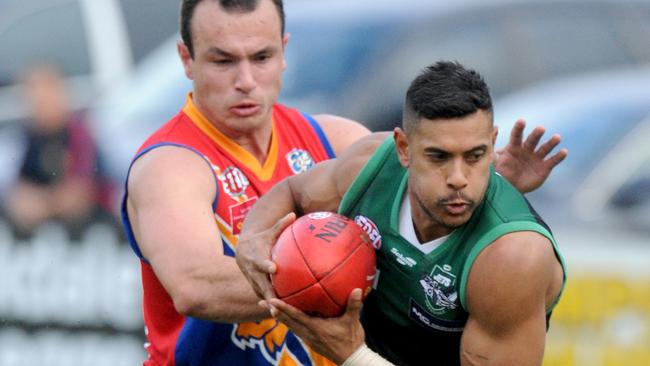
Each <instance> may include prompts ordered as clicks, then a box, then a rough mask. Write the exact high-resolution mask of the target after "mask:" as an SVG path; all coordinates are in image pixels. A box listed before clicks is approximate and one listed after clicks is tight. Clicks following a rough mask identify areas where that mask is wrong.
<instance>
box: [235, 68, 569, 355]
mask: <svg viewBox="0 0 650 366" xmlns="http://www.w3.org/2000/svg"><path fill="white" fill-rule="evenodd" d="M521 132H522V131H521V130H519V131H515V133H514V134H513V136H512V137H511V141H510V144H509V146H508V147H507V148H506V151H507V150H508V149H511V150H510V151H511V152H512V151H514V150H512V149H523V150H526V151H528V152H529V153H530V154H536V155H537V157H538V158H539V159H537V160H536V161H537V164H539V166H537V167H535V169H534V171H536V172H538V173H539V172H541V173H540V174H538V175H536V176H535V175H532V176H531V175H530V174H522V172H526V169H529V168H530V167H526V168H523V167H521V166H518V164H521V161H520V160H517V159H514V158H512V156H505V158H503V154H501V156H502V158H500V159H498V161H496V162H495V154H494V153H493V152H494V150H493V149H494V142H495V140H496V135H497V130H496V128H495V127H494V124H493V115H492V101H491V97H490V94H489V91H488V88H487V85H486V84H485V82H484V81H483V79H482V78H481V76H480V75H479V74H478V73H476V72H475V71H472V70H468V69H466V68H465V67H463V66H462V65H460V64H458V63H453V62H438V63H436V64H434V65H432V66H430V67H428V68H427V69H426V70H425V71H424V72H423V73H422V74H421V75H419V76H418V77H417V78H416V79H415V80H414V81H413V82H412V84H411V86H410V88H409V90H408V92H407V95H406V102H405V106H404V114H403V128H402V129H400V128H396V129H395V131H394V133H393V134H392V136H391V135H390V134H386V133H384V134H373V135H371V136H368V137H366V138H364V139H362V140H361V141H359V142H358V143H357V144H355V145H353V147H352V148H350V149H349V150H347V151H346V152H345V153H344V154H343V155H341V156H340V157H339V158H338V159H336V160H330V161H328V162H325V163H322V164H319V165H317V166H316V167H315V168H314V169H312V170H311V171H309V172H307V173H305V174H301V175H297V176H294V177H290V178H288V179H287V180H285V181H283V182H281V183H280V184H278V185H276V186H275V187H274V188H273V190H272V191H271V192H269V193H268V194H267V195H266V196H264V197H263V198H262V199H260V201H258V203H257V204H256V206H255V207H254V208H253V210H252V211H251V212H250V213H249V214H248V216H247V219H246V223H245V225H244V231H243V232H242V234H241V237H240V242H239V245H238V254H237V260H238V263H239V264H240V267H241V268H242V270H243V272H244V273H245V275H246V276H247V277H248V279H249V280H250V281H251V283H252V284H253V287H254V288H255V290H256V292H257V293H258V295H260V296H263V297H264V298H265V300H263V301H262V302H261V305H263V306H268V307H270V309H271V311H272V313H274V314H275V315H276V316H277V317H278V318H279V319H280V320H281V321H283V322H284V323H285V324H287V325H288V326H289V327H290V328H292V329H293V330H294V331H295V332H296V333H297V334H299V335H300V336H301V337H302V339H303V340H305V341H307V342H308V343H310V344H311V345H312V346H313V347H314V348H315V349H316V350H317V351H318V352H321V353H322V354H323V355H325V356H327V357H328V358H330V359H331V360H333V361H334V362H337V363H339V364H340V363H344V365H379V364H390V363H394V364H397V365H459V364H461V365H539V364H541V362H542V358H543V353H544V344H545V335H546V330H547V327H548V321H549V318H550V314H551V311H552V310H553V308H554V306H555V305H556V304H557V301H558V299H559V297H560V294H561V292H562V289H563V288H564V283H565V281H566V275H565V269H564V263H563V260H562V257H561V255H560V253H559V250H558V248H557V246H556V243H555V240H554V238H553V235H552V233H551V231H550V229H549V228H548V226H547V225H546V224H545V223H544V222H543V221H542V220H541V218H540V217H539V216H538V215H537V214H536V212H535V211H534V210H533V209H532V207H531V206H530V205H529V204H528V201H527V200H526V199H525V198H524V196H523V195H522V194H521V193H520V191H521V192H527V191H530V190H532V189H535V188H536V187H538V186H539V185H541V183H542V182H543V180H544V179H545V177H546V176H548V174H549V172H550V171H551V170H552V168H553V167H554V166H556V165H557V164H558V163H559V162H560V161H561V160H562V159H563V158H564V157H566V154H567V152H566V151H565V150H561V151H560V152H558V153H557V154H554V155H552V156H550V157H548V158H547V156H548V155H549V154H550V152H551V150H553V148H554V147H555V146H556V145H557V143H558V142H559V138H554V139H551V140H549V141H548V142H546V143H544V144H542V145H541V146H540V147H539V148H537V144H538V142H539V138H540V137H541V135H539V136H534V137H533V138H532V139H531V138H529V139H527V140H526V141H525V142H523V143H522V141H521ZM519 152H521V151H519ZM514 155H517V154H514ZM504 177H505V178H504ZM506 179H507V180H506ZM508 180H510V182H512V184H514V186H513V185H512V184H511V183H509V182H508ZM314 211H338V212H340V213H342V214H344V215H346V216H348V217H351V218H354V219H355V220H356V221H357V222H358V223H359V224H360V225H362V227H364V228H365V229H366V230H368V231H369V232H370V234H379V235H380V236H381V240H379V241H377V242H376V246H375V248H376V249H377V269H378V280H377V282H376V285H375V289H374V290H373V291H372V292H371V294H370V296H369V297H368V299H367V300H366V303H365V304H364V306H363V312H361V311H360V309H361V300H360V299H361V294H360V290H355V291H353V292H352V294H351V296H350V299H349V303H348V308H347V311H346V313H345V314H344V315H343V316H341V317H340V318H332V319H320V318H314V317H309V316H307V315H306V314H304V313H302V312H300V311H299V310H297V309H295V308H293V307H291V306H289V305H287V304H285V303H284V302H282V301H280V300H278V299H275V298H273V293H272V290H271V287H270V284H269V281H268V274H269V273H273V271H274V270H275V266H274V264H273V263H272V262H271V261H270V260H269V252H270V248H271V245H272V244H273V243H274V242H275V240H276V239H277V235H279V233H280V232H281V230H282V229H283V228H284V227H286V226H287V225H288V224H289V223H291V222H292V221H293V220H294V218H295V214H294V212H295V213H297V214H304V213H308V212H314ZM359 318H360V320H359ZM373 351H374V352H373ZM375 352H376V353H375Z"/></svg>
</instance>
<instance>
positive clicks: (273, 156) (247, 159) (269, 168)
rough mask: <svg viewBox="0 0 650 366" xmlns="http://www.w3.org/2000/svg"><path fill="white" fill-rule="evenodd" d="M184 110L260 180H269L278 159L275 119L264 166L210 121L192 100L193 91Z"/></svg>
mask: <svg viewBox="0 0 650 366" xmlns="http://www.w3.org/2000/svg"><path fill="white" fill-rule="evenodd" d="M183 112H185V114H186V115H187V116H188V117H190V119H191V120H192V122H194V124H195V125H196V126H197V127H198V128H200V129H201V131H203V132H204V133H205V134H206V135H208V136H209V137H210V138H211V139H212V140H214V141H215V143H217V144H218V145H219V146H221V147H223V148H224V149H225V150H226V151H227V152H228V153H229V154H230V155H232V156H233V157H236V158H237V159H238V160H239V161H241V162H242V163H243V164H244V165H245V166H246V167H247V168H248V169H250V170H251V171H252V172H253V174H255V175H256V176H257V177H258V178H259V179H260V180H263V181H268V180H269V179H271V177H272V176H273V171H274V170H275V164H276V162H277V160H278V149H279V147H278V139H277V134H276V133H275V121H273V131H272V132H271V146H270V148H269V156H268V157H267V158H266V161H265V162H264V166H262V165H260V163H259V161H257V159H256V158H255V157H254V156H253V155H252V154H251V153H249V152H248V151H247V150H246V149H244V148H243V147H241V146H239V145H238V144H237V143H236V142H234V141H233V140H231V139H230V138H229V137H228V136H226V135H224V134H223V133H221V131H219V130H218V129H217V128H216V127H215V126H214V125H213V124H212V123H210V121H209V120H208V119H207V118H206V117H205V116H204V115H203V113H201V112H200V111H199V110H198V109H197V108H196V106H195V105H194V102H193V101H192V93H189V94H188V96H187V99H186V101H185V106H184V107H183Z"/></svg>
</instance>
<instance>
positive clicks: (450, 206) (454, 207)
mask: <svg viewBox="0 0 650 366" xmlns="http://www.w3.org/2000/svg"><path fill="white" fill-rule="evenodd" d="M442 206H443V207H444V209H445V211H447V213H448V214H449V215H452V216H461V215H463V214H465V213H466V212H467V211H469V210H470V208H471V207H472V204H471V203H470V202H468V201H464V200H454V201H447V202H445V203H444V204H443V205H442Z"/></svg>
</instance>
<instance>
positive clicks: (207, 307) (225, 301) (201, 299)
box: [172, 258, 270, 323]
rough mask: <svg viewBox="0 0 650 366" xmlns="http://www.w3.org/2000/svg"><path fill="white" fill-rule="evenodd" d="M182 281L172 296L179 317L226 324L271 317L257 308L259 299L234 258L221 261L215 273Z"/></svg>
mask: <svg viewBox="0 0 650 366" xmlns="http://www.w3.org/2000/svg"><path fill="white" fill-rule="evenodd" d="M224 262H225V263H224ZM179 282H181V281H179ZM182 282H185V286H183V287H180V286H179V287H178V288H176V291H173V296H172V298H173V300H174V305H175V307H176V309H177V311H178V312H179V313H181V314H184V315H187V316H192V317H195V318H199V319H205V320H211V321H218V322H229V323H231V322H243V321H257V320H261V319H265V318H269V317H270V314H269V312H268V310H266V309H264V308H262V307H260V306H258V305H257V302H258V301H259V300H260V299H259V298H258V297H257V295H255V293H254V292H253V290H252V289H251V287H250V285H249V284H248V282H247V281H246V279H245V278H244V276H243V275H242V273H241V272H240V271H239V268H238V267H237V265H236V264H235V261H234V259H233V258H224V259H223V261H221V263H219V269H218V270H217V271H213V272H212V273H205V274H199V273H195V274H194V275H190V276H187V277H186V278H185V279H184V281H182Z"/></svg>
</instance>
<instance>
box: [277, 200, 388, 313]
mask: <svg viewBox="0 0 650 366" xmlns="http://www.w3.org/2000/svg"><path fill="white" fill-rule="evenodd" d="M271 259H272V260H273V261H274V262H275V263H276V265H277V271H276V272H275V274H273V275H272V276H271V284H272V285H273V290H274V291H275V293H276V295H277V296H278V298H279V299H281V300H283V301H284V302H286V303H288V304H291V305H293V306H295V307H297V308H298V309H300V310H302V311H304V312H305V313H307V314H310V315H316V316H321V317H334V316H339V315H341V314H342V313H343V312H344V311H345V308H346V306H347V301H348V297H349V296H350V292H352V290H353V289H355V288H360V289H362V290H363V299H365V298H366V296H367V295H368V293H369V292H370V289H371V288H372V284H373V281H374V278H375V275H376V269H375V250H374V248H373V246H372V243H371V241H370V239H369V238H368V235H367V234H366V233H365V232H364V231H363V230H362V229H361V227H359V225H357V224H356V223H355V222H354V221H352V220H350V219H348V218H347V217H345V216H341V215H338V214H336V213H332V212H314V213H311V214H308V215H305V216H302V217H300V218H298V219H297V220H296V221H295V222H294V223H293V224H291V225H290V226H289V227H287V228H286V229H285V230H284V231H283V232H282V234H281V235H280V237H279V238H278V241H277V243H276V244H275V246H274V247H273V250H272V251H271Z"/></svg>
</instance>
